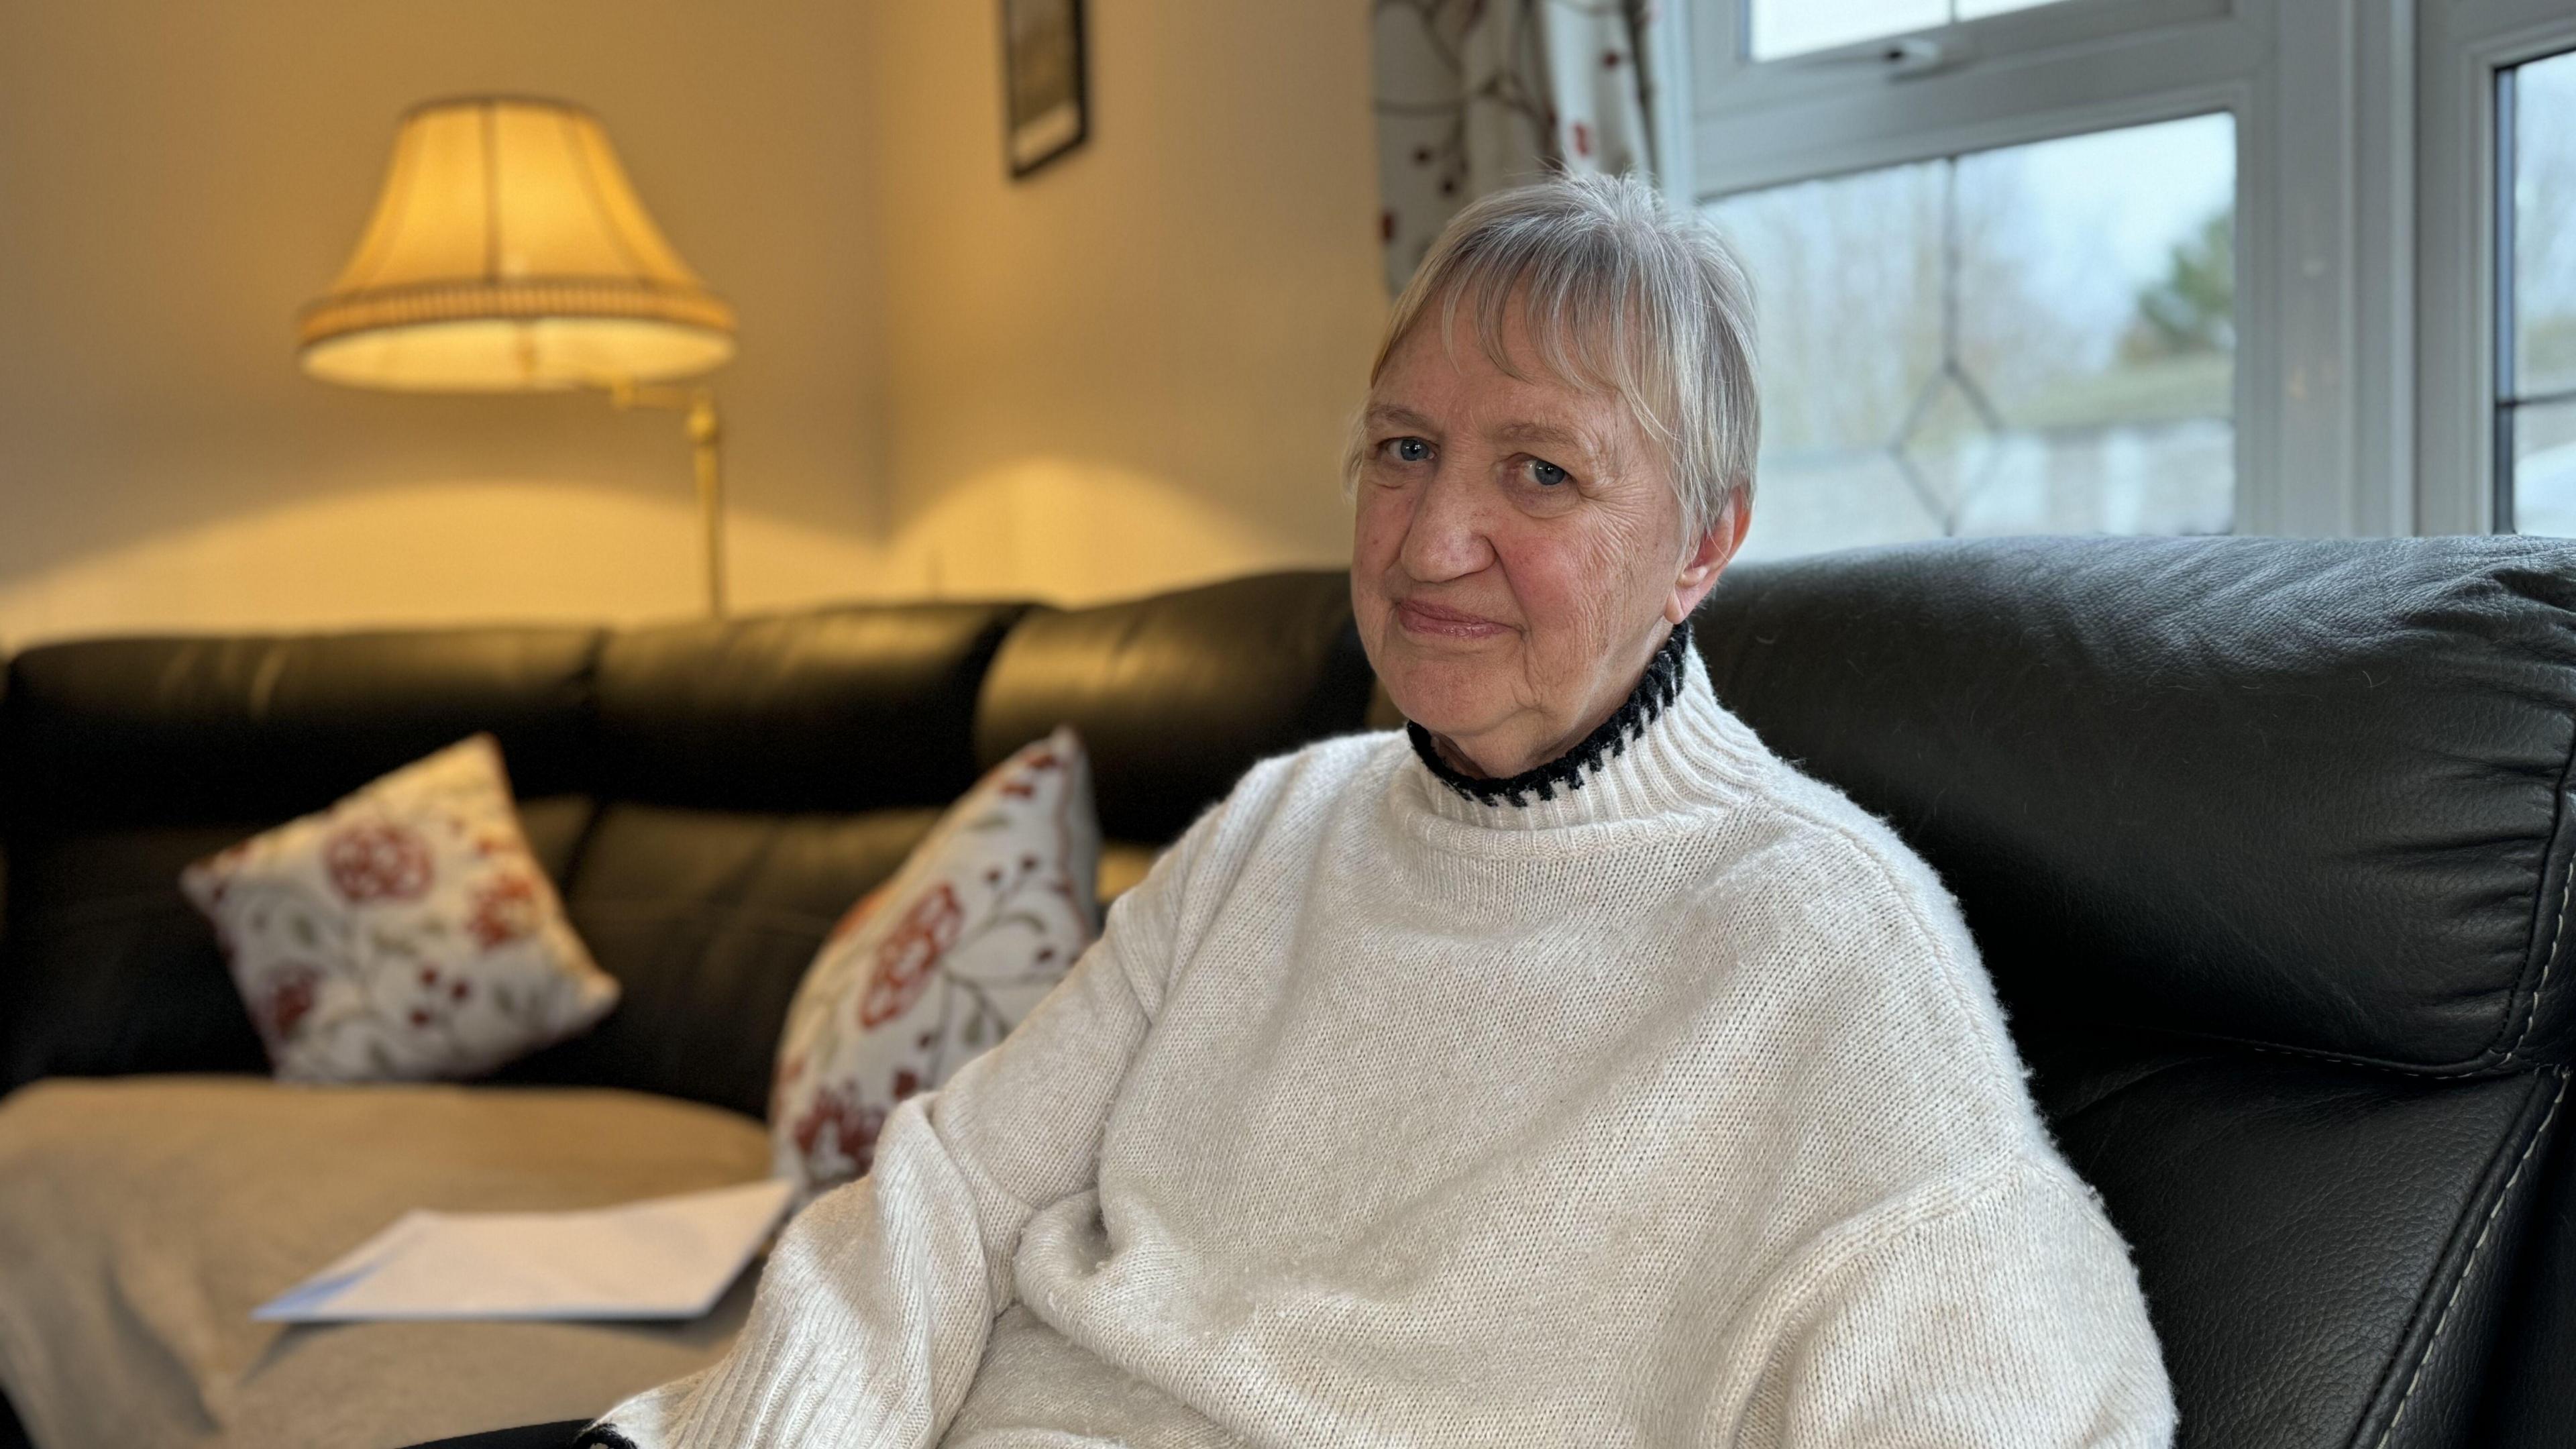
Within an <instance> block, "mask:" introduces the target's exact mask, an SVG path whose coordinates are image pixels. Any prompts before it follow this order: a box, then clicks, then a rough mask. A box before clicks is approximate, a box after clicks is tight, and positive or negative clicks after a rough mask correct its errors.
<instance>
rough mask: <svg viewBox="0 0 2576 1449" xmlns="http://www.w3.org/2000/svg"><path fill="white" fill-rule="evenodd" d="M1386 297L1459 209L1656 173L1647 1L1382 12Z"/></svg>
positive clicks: (1485, 4)
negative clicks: (1579, 181) (1541, 184)
mask: <svg viewBox="0 0 2576 1449" xmlns="http://www.w3.org/2000/svg"><path fill="white" fill-rule="evenodd" d="M1373 3H1374V5H1375V6H1376V14H1375V20H1376V31H1377V35H1376V45H1377V60H1376V64H1377V144H1378V190H1379V194H1380V196H1381V197H1382V199H1383V201H1384V204H1385V213H1384V216H1383V218H1382V229H1383V236H1384V238H1385V242H1386V284H1387V287H1388V289H1389V290H1390V291H1400V290H1402V288H1403V286H1404V283H1405V281H1406V279H1407V278H1409V277H1411V276H1412V275H1413V269H1414V267H1415V266H1416V265H1417V264H1419V263H1420V262H1421V260H1422V256H1423V253H1425V252H1426V251H1428V250H1430V248H1431V241H1432V238H1434V237H1436V236H1438V235H1439V234H1440V228H1441V227H1442V226H1444V225H1446V224H1447V222H1448V220H1449V218H1450V217H1451V216H1453V215H1455V214H1456V213H1457V211H1458V208H1460V207H1462V206H1464V205H1466V204H1467V203H1468V202H1469V201H1472V200H1474V199H1475V198H1476V197H1479V196H1482V195H1484V194H1485V193H1486V192H1489V191H1498V190H1501V189H1502V188H1504V187H1507V186H1515V185H1519V184H1521V183H1523V182H1527V181H1534V180H1536V179H1538V178H1539V177H1541V176H1544V175H1547V174H1548V173H1550V172H1554V171H1564V170H1576V171H1600V172H1622V171H1630V170H1637V169H1642V168H1647V167H1651V166H1652V165H1653V161H1654V158H1653V155H1652V153H1651V151H1650V141H1649V138H1648V135H1647V126H1646V118H1647V116H1649V115H1650V114H1652V107H1651V105H1650V104H1649V102H1650V100H1651V97H1649V95H1648V94H1647V78H1646V65H1645V59H1646V57H1645V53H1644V47H1645V41H1646V36H1647V33H1648V27H1649V19H1650V14H1649V5H1650V0H1373Z"/></svg>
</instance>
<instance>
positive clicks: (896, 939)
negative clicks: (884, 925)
mask: <svg viewBox="0 0 2576 1449" xmlns="http://www.w3.org/2000/svg"><path fill="white" fill-rule="evenodd" d="M965 924H966V912H965V910H964V909H963V908H961V907H960V906H959V905H958V904H957V892H956V891H955V890H953V889H951V888H950V887H949V884H948V882H946V881H941V882H939V883H938V884H937V885H935V886H932V887H931V888H930V891H929V893H928V894H926V895H924V896H923V897H922V898H921V899H919V900H917V901H914V902H913V903H912V909H911V910H908V911H906V912H904V913H903V919H902V920H901V921H900V922H898V923H896V925H895V928H894V933H893V934H892V935H890V936H888V937H886V938H885V943H884V944H883V945H881V946H879V947H877V965H876V970H874V971H873V972H870V973H869V975H868V989H867V991H866V993H865V994H864V995H862V996H861V997H860V998H859V1027H860V1029H861V1030H863V1031H872V1030H874V1029H876V1028H877V1027H880V1026H883V1025H885V1024H886V1023H887V1022H889V1021H892V1020H894V1019H895V1018H896V1017H898V1016H901V1015H903V1013H904V1012H905V1011H906V1010H907V1009H909V1008H910V1007H911V1005H912V1004H913V1003H914V1002H916V1001H919V1000H920V999H921V993H922V990H923V988H925V987H927V986H929V985H930V973H931V972H932V971H934V970H936V969H937V968H938V966H939V958H940V956H941V955H942V954H944V953H945V952H946V951H947V950H948V948H949V947H951V946H954V945H956V944H957V933H958V932H959V931H960V930H962V929H964V927H965Z"/></svg>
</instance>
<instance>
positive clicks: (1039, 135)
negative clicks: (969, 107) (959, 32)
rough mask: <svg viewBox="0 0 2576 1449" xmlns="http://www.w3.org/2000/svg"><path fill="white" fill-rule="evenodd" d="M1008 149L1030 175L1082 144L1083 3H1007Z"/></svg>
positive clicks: (1015, 169) (1086, 118) (1085, 109)
mask: <svg viewBox="0 0 2576 1449" xmlns="http://www.w3.org/2000/svg"><path fill="white" fill-rule="evenodd" d="M1002 93H1003V98H1004V101H1005V103H1006V106H1007V115H1006V117H1005V123H1006V125H1005V135H1004V150H1005V151H1006V152H1007V153H1008V154H1009V156H1010V160H1011V174H1012V175H1013V176H1015V177H1016V176H1026V175H1028V174H1029V173H1030V172H1032V171H1035V170H1037V169H1038V168H1039V167H1041V166H1044V165H1045V164H1047V163H1048V162H1050V161H1052V160H1054V159H1055V158H1057V157H1058V156H1061V155H1063V154H1064V153H1065V152H1067V151H1070V150H1072V149H1073V148H1074V147H1076V146H1079V145H1081V144H1082V140H1083V137H1085V136H1087V135H1089V134H1090V133H1091V107H1090V102H1089V99H1088V98H1087V97H1086V96H1085V95H1084V94H1083V86H1082V0H1002Z"/></svg>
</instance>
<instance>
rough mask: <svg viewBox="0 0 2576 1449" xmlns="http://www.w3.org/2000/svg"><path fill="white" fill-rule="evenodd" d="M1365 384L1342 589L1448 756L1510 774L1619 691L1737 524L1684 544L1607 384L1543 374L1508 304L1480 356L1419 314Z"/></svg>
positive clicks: (1392, 688)
mask: <svg viewBox="0 0 2576 1449" xmlns="http://www.w3.org/2000/svg"><path fill="white" fill-rule="evenodd" d="M1425 311H1426V317H1425V320H1424V322H1423V324H1422V325H1420V326H1417V327H1415V328H1414V329H1413V330H1412V332H1411V333H1410V334H1408V335H1407V336H1406V337H1405V338H1404V339H1403V340H1402V341H1401V342H1400V343H1398V345H1397V347H1396V349H1395V352H1394V353H1393V355H1391V356H1390V357H1389V358H1388V359H1387V365H1386V368H1385V371H1384V372H1383V373H1381V374H1380V376H1379V378H1378V381H1377V385H1376V386H1375V387H1374V388H1372V389H1371V390H1370V392H1369V401H1368V411H1367V414H1366V418H1365V427H1366V431H1365V432H1364V434H1363V435H1362V439H1361V447H1362V457H1361V461H1360V471H1359V485H1358V490H1357V494H1358V496H1357V509H1358V511H1357V517H1356V520H1355V522H1354V526H1353V539H1352V548H1351V555H1352V558H1351V597H1352V604H1353V606H1354V608H1355V609H1356V611H1357V613H1358V616H1359V626H1360V638H1361V641H1362V642H1363V644H1364V645H1365V646H1366V647H1367V650H1368V655H1369V661H1370V663H1372V664H1374V665H1375V666H1376V668H1377V673H1378V677H1379V678H1380V679H1381V680H1383V681H1385V683H1386V688H1387V693H1388V694H1389V695H1390V696H1391V697H1392V698H1393V699H1394V701H1395V705H1396V708H1397V709H1399V710H1401V711H1403V713H1404V716H1405V718H1407V719H1410V720H1412V721H1414V722H1415V723H1417V724H1419V725H1421V726H1422V727H1423V728H1425V729H1427V730H1429V731H1431V732H1432V733H1433V734H1434V735H1436V736H1439V737H1440V738H1441V740H1442V742H1443V743H1444V744H1445V746H1446V747H1447V752H1448V753H1449V754H1450V755H1451V756H1452V761H1451V762H1452V763H1453V764H1456V765H1460V766H1462V767H1466V768H1469V769H1471V770H1472V771H1474V772H1476V773H1480V774H1484V775H1488V776H1501V775H1512V774H1518V773H1519V772H1521V771H1522V770H1525V769H1528V768H1530V767H1532V766H1534V765H1537V764H1540V763H1542V762H1544V761H1546V760H1549V759H1552V758H1554V757H1555V756H1557V755H1559V754H1562V753H1564V751H1565V750H1566V749H1568V748H1570V747H1571V746H1573V745H1574V744H1575V743H1576V742H1578V741H1579V740H1581V739H1582V738H1583V736H1584V735H1585V734H1587V733H1589V732H1590V731H1591V730H1592V729H1593V728H1594V727H1595V726H1596V725H1598V724H1599V723H1600V722H1601V721H1602V720H1604V719H1607V718H1608V717H1609V716H1610V714H1611V712H1612V711H1614V710H1616V709H1617V708H1618V707H1619V705H1620V704H1621V702H1623V701H1624V700H1625V699H1626V698H1627V696H1628V692H1629V691H1630V690H1631V689H1632V688H1634V687H1635V684H1636V681H1637V677H1638V675H1639V674H1640V673H1642V672H1643V671H1644V669H1645V667H1646V661H1647V660H1648V659H1650V658H1652V657H1653V655H1654V652H1655V649H1656V647H1657V646H1658V645H1660V644H1661V643H1662V642H1663V640H1664V636H1665V634H1666V633H1668V632H1669V631H1670V629H1671V626H1673V625H1675V624H1678V623H1680V622H1681V621H1682V620H1683V619H1685V618H1687V617H1689V614H1690V611H1691V609H1692V608H1693V607H1695V606H1696V605H1697V604H1698V603H1699V601H1700V599H1701V598H1702V597H1703V596H1704V595H1706V594H1707V592H1708V590H1709V587H1710V586H1711V585H1713V584H1714V583H1716V582H1717V574H1718V570H1719V569H1721V568H1723V567H1724V566H1725V564H1726V560H1727V559H1728V558H1729V557H1730V556H1732V555H1733V553H1734V552H1735V547H1736V545H1737V544H1738V543H1740V542H1741V541H1742V539H1743V536H1744V522H1745V518H1744V514H1743V510H1742V509H1740V508H1737V507H1735V506H1733V505H1730V506H1729V507H1728V508H1727V509H1726V511H1725V512H1724V513H1723V514H1721V515H1720V517H1719V519H1718V521H1717V523H1716V525H1715V526H1714V527H1712V528H1711V529H1710V530H1709V533H1708V535H1707V536H1706V537H1705V538H1700V539H1693V540H1688V541H1685V540H1684V538H1683V537H1682V516H1681V502H1680V499H1679V497H1678V496H1677V495H1676V494H1675V492H1674V488H1673V479H1672V475H1671V470H1670V467H1669V465H1668V464H1667V463H1666V462H1665V461H1664V455H1663V450H1662V449H1661V448H1658V447H1656V446H1654V445H1653V443H1652V442H1651V441H1650V440H1649V439H1648V438H1647V437H1646V436H1645V435H1644V433H1643V431H1642V430H1641V429H1640V428H1639V426H1638V424H1637V422H1636V420H1635V419H1634V418H1633V417H1631V416H1630V414H1629V411H1628V409H1627V407H1626V405H1625V404H1623V403H1622V402H1620V400H1619V399H1618V398H1617V396H1615V395H1614V394H1610V393H1596V392H1588V391H1584V390H1582V389H1579V388H1576V387H1573V386H1570V385H1568V384H1565V383H1562V382H1558V381H1555V380H1554V379H1553V378H1552V376H1551V375H1550V374H1549V372H1548V371H1547V370H1546V368H1545V367H1544V366H1542V365H1541V364H1540V363H1539V362H1538V359H1537V357H1536V354H1535V353H1534V351H1533V350H1532V349H1531V348H1530V345H1529V340H1528V337H1527V335H1526V333H1525V332H1524V330H1523V328H1522V325H1521V321H1520V318H1519V316H1518V314H1517V311H1516V310H1515V312H1514V314H1513V315H1512V316H1511V318H1510V320H1509V326H1508V328H1507V330H1506V332H1505V334H1504V339H1503V340H1504V349H1505V352H1506V354H1507V355H1508V356H1509V357H1510V358H1511V360H1512V362H1513V365H1514V367H1515V369H1516V370H1517V371H1519V372H1521V373H1522V374H1523V376H1524V377H1526V378H1527V379H1529V380H1527V381H1523V380H1520V379H1516V378H1514V377H1512V376H1511V375H1510V374H1508V373H1505V372H1504V371H1503V370H1502V369H1500V368H1498V367H1496V366H1494V364H1493V362H1492V360H1491V359H1489V358H1488V357H1486V355H1485V349H1484V348H1483V347H1482V346H1480V345H1478V343H1477V342H1476V341H1475V339H1474V338H1473V337H1472V336H1470V335H1468V333H1467V332H1466V330H1465V324H1464V322H1463V321H1462V323H1461V328H1460V332H1459V334H1458V338H1457V345H1456V346H1455V347H1454V348H1450V347H1444V346H1442V343H1441V337H1440V327H1439V323H1438V321H1437V308H1436V306H1435V307H1433V308H1427V309H1425Z"/></svg>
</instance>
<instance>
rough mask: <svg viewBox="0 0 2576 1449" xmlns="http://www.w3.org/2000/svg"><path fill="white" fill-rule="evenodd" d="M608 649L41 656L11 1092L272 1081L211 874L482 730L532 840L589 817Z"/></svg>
mask: <svg viewBox="0 0 2576 1449" xmlns="http://www.w3.org/2000/svg"><path fill="white" fill-rule="evenodd" d="M597 646H598V635H597V633H596V632H595V631H591V630H575V629H473V630H442V631H437V632H429V633H393V634H373V635H344V636H335V637H324V638H237V639H217V638H203V639H109V640H97V641H92V642H86V643H78V644H64V645H56V646H51V647H46V648H39V649H31V650H29V651H27V652H26V653H24V654H21V655H19V656H18V657H17V658H15V659H13V660H11V661H10V662H9V666H8V687H7V690H6V692H5V693H0V849H5V851H6V854H7V862H8V870H7V885H8V903H7V908H6V912H5V917H0V919H5V922H6V927H7V929H6V931H5V933H0V1091H6V1090H8V1089H10V1088H13V1087H16V1086H17V1085H19V1084H20V1083H22V1082H25V1081H28V1080H31V1079H33V1078H35V1077H38V1076H43V1075H48V1074H111V1073H124V1072H139V1071H264V1070H266V1067H267V1062H266V1057H265V1055H264V1053H263V1052H262V1051H261V1048H260V1045H259V1039H258V1036H257V1035H256V1033H254V1032H253V1031H252V1029H251V1025H250V1020H249V1017H248V1016H247V1015H246V1014H245V1013H244V1011H243V1010H242V1006H241V1002H240V998H239V997H238V996H237V995H236V994H235V992H234V990H233V987H232V983H231V980H230V978H229V977H228V976H227V975H226V974H225V971H224V966H223V961H222V958H221V956H220V955H219V954H218V953H217V951H216V949H215V942H214V935H213V933H212V932H211V930H209V929H208V927H207V926H206V924H205V922H204V920H203V919H202V918H200V917H199V916H198V915H197V914H196V912H195V911H194V910H192V909H191V908H190V907H189V906H188V904H187V902H186V901H185V900H184V899H183V898H182V897H181V896H180V895H179V892H178V872H179V870H180V868H181V867H183V866H185V865H186V864H187V863H188V862H190V861H192V860H195V859H197V858H198V857H200V856H203V855H206V854H208V853H210V852H212V851H214V850H218V849H221V848H222V847H223V846H225V845H228V844H230V843H232V842H233V841H236V840H239V839H242V838H243V837H245V836H248V835H251V834H253V833H255V832H257V831H260V830H264V829H266V828H268V827H269V826H271V825H274V824H277V823H278V822H280V821H283V820H287V819H291V818H293V817H294V816H296V815H300V814H304V813H306V812H308V811H312V810H316V809H319V808H321V807H322V806H324V805H327V804H329V803H330V802H331V801H332V800H333V799H335V798H337V797H338V796H340V795H341V794H344V793H346V792H347V791H349V790H352V789H354V788H356V787H357V786H359V785H362V784H364V783H366V782H367V781H368V780H369V779H372V778H374V777H375V776H377V775H379V774H382V773H384V772H385V771H387V770H390V769H392V768H394V767H395V766H397V765H401V764H403V763H405V762H407V761H410V760H413V759H417V758H419V757H420V756H422V755H425V754H428V753H429V752H430V751H432V750H435V749H437V748H439V747H440V746H442V745H447V744H452V743H454V742H455V741H457V740H459V739H461V738H463V737H465V736H466V735H468V734H471V733H473V732H474V731H476V730H491V731H493V732H494V733H495V734H497V735H498V736H499V737H500V740H501V745H502V749H503V751H504V754H505V758H506V759H507V760H508V762H509V767H510V770H511V773H512V777H513V784H514V785H515V786H516V787H517V789H518V791H519V793H520V795H521V798H522V801H523V809H522V814H523V815H524V816H525V818H526V820H527V824H528V830H529V835H530V838H531V842H532V843H533V844H534V845H535V846H536V848H537V851H538V854H539V856H540V858H542V859H544V860H545V861H546V862H547V864H548V866H549V868H551V869H555V870H557V871H558V872H560V871H561V870H563V869H564V868H565V867H567V866H568V865H569V864H570V861H571V859H572V854H573V849H574V846H575V844H576V843H577V842H578V840H579V839H580V837H581V835H582V834H583V832H584V831H585V830H586V829H587V828H588V825H589V818H590V812H589V805H588V802H587V800H586V799H585V798H584V797H582V796H580V795H579V794H576V793H572V792H575V791H577V790H578V789H579V788H580V787H581V784H582V782H583V780H584V777H585V775H586V772H587V763H588V760H589V758H590V756H591V754H592V741H591V727H590V720H589V712H588V700H589V698H590V689H591V668H592V662H593V657H594V655H595V653H596V650H597Z"/></svg>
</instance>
